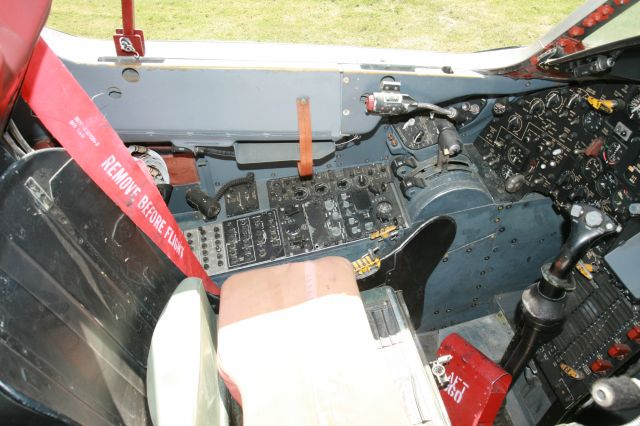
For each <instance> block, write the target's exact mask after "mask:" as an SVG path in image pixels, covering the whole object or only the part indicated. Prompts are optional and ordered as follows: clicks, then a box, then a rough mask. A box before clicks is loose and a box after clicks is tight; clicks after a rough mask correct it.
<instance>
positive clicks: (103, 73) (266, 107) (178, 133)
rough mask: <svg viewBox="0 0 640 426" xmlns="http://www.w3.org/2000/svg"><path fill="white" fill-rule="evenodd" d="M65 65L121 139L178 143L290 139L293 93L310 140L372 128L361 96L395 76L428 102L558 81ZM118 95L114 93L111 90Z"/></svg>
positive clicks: (293, 134) (374, 119)
mask: <svg viewBox="0 0 640 426" xmlns="http://www.w3.org/2000/svg"><path fill="white" fill-rule="evenodd" d="M65 65H66V66H67V67H68V68H69V70H70V71H71V72H72V74H73V75H74V76H75V77H76V78H77V79H78V81H79V82H80V84H81V85H82V87H83V88H84V89H85V91H86V92H87V93H88V94H89V96H91V97H92V99H93V100H94V102H95V103H96V104H97V105H98V107H99V108H100V109H101V111H102V112H103V113H104V115H105V116H106V117H107V119H108V120H109V121H110V123H111V124H112V125H113V127H114V128H115V129H116V130H117V131H118V133H120V135H121V136H122V137H123V139H125V140H127V141H131V142H134V141H158V140H172V141H174V143H176V144H177V145H180V146H193V145H219V146H228V145H230V144H232V143H233V142H234V141H238V140H255V141H257V140H264V141H274V140H297V138H298V128H297V112H296V103H295V101H296V98H298V97H300V96H308V97H309V98H310V99H311V116H312V117H311V121H312V125H313V137H314V139H325V140H326V139H329V140H338V139H340V138H341V137H342V136H344V135H350V134H364V133H371V132H373V131H374V130H375V128H376V126H378V125H379V123H380V117H379V116H376V115H369V114H367V113H366V111H365V108H364V105H363V103H362V101H361V97H362V95H363V94H364V93H365V92H372V91H375V90H378V88H379V82H380V79H381V78H382V77H384V76H387V75H391V76H394V78H396V79H397V80H399V81H402V83H403V91H404V92H406V93H410V94H411V95H412V96H414V97H415V98H416V99H419V100H421V101H429V102H447V101H449V102H451V101H455V100H456V99H457V98H461V97H470V96H473V95H474V94H479V93H483V94H495V95H502V94H510V93H521V92H527V91H531V90H534V89H540V88H544V87H550V86H553V85H557V84H558V83H553V82H549V81H543V80H528V81H527V80H513V79H511V78H508V77H501V76H496V75H492V76H480V75H478V77H469V76H458V75H452V76H447V75H444V76H443V75H439V76H432V75H416V74H408V73H407V72H406V71H404V72H402V71H396V72H395V74H394V71H393V70H388V71H366V72H362V73H345V74H343V73H341V72H339V71H337V70H297V71H295V72H291V71H287V70H275V69H274V70H271V69H221V68H205V67H203V68H181V67H175V68H171V67H168V66H160V67H159V66H154V65H149V64H146V65H145V64H142V65H138V66H137V67H136V70H137V71H138V73H139V76H140V79H139V81H137V82H133V83H131V82H127V81H125V80H124V79H123V77H122V71H123V69H125V68H126V67H127V66H128V65H115V64H109V63H105V64H104V65H102V64H100V65H87V64H81V63H73V62H69V61H67V62H66V63H65ZM117 93H120V94H121V96H111V95H110V94H117Z"/></svg>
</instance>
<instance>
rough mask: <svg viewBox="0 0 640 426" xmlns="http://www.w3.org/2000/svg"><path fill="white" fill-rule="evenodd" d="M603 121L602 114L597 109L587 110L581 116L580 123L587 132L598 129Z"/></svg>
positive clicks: (593, 131)
mask: <svg viewBox="0 0 640 426" xmlns="http://www.w3.org/2000/svg"><path fill="white" fill-rule="evenodd" d="M603 122H604V119H603V118H602V115H600V113H599V112H597V111H589V112H588V113H586V114H585V115H584V117H583V118H582V125H583V126H584V129H585V130H586V131H587V132H589V133H595V132H597V131H598V130H600V127H602V123H603Z"/></svg>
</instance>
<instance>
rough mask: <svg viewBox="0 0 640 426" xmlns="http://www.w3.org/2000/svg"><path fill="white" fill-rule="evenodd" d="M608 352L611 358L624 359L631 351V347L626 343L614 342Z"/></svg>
mask: <svg viewBox="0 0 640 426" xmlns="http://www.w3.org/2000/svg"><path fill="white" fill-rule="evenodd" d="M607 353H608V354H609V356H610V357H611V358H617V359H623V358H624V357H626V356H627V355H629V354H630V353H631V348H630V347H629V345H625V344H624V343H614V344H613V345H612V346H611V347H610V348H609V350H608V351H607Z"/></svg>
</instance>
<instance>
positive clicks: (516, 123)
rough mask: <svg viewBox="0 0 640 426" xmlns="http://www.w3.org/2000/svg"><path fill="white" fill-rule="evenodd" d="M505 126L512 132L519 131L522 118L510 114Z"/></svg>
mask: <svg viewBox="0 0 640 426" xmlns="http://www.w3.org/2000/svg"><path fill="white" fill-rule="evenodd" d="M507 127H508V128H509V130H511V131H513V132H519V131H520V129H522V118H520V116H519V115H512V116H511V117H509V120H508V121H507Z"/></svg>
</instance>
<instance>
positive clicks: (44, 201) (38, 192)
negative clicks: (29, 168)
mask: <svg viewBox="0 0 640 426" xmlns="http://www.w3.org/2000/svg"><path fill="white" fill-rule="evenodd" d="M24 186H25V187H26V188H27V190H28V191H29V192H30V193H31V195H32V196H33V199H34V200H35V201H36V203H38V205H40V207H41V208H42V211H43V212H47V211H49V209H50V208H51V207H52V206H53V199H52V198H51V197H50V196H49V194H47V191H45V190H44V189H43V188H42V187H41V186H40V184H38V182H36V180H35V179H34V178H33V177H29V178H28V179H27V181H26V182H25V183H24Z"/></svg>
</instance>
